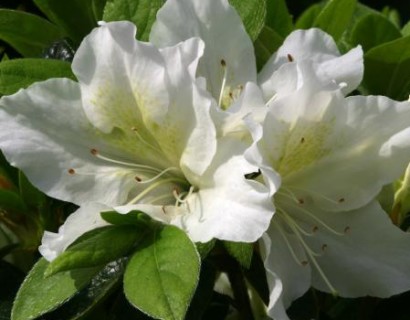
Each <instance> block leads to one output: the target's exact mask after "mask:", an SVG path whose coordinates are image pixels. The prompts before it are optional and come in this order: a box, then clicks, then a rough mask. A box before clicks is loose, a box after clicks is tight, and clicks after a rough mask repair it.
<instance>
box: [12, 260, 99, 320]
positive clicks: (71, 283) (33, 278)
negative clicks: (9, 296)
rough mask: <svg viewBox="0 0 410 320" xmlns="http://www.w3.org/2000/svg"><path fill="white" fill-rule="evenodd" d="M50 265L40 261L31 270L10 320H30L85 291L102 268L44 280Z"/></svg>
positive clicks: (59, 275)
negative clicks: (45, 272)
mask: <svg viewBox="0 0 410 320" xmlns="http://www.w3.org/2000/svg"><path fill="white" fill-rule="evenodd" d="M48 265H49V263H48V262H47V261H46V260H45V259H44V258H41V259H40V260H39V261H38V262H37V263H36V264H35V265H34V267H33V268H32V269H31V271H30V272H29V274H28V275H27V277H26V278H25V280H24V282H23V284H22V285H21V287H20V289H19V291H18V293H17V296H16V299H15V300H14V304H13V309H12V313H11V320H31V319H35V318H37V317H39V316H40V315H42V314H44V313H46V312H49V311H51V310H54V309H55V308H57V307H58V306H60V305H62V304H63V303H64V302H65V301H67V300H68V299H70V298H71V297H72V296H73V295H75V294H76V293H77V292H78V291H80V290H81V289H82V288H84V287H85V286H86V285H87V284H88V283H89V282H90V281H91V279H92V277H93V276H94V275H95V274H96V273H97V272H98V271H99V270H101V267H97V268H87V269H80V270H73V271H69V272H61V273H58V274H56V275H53V276H51V277H48V278H45V277H44V271H45V270H46V269H47V267H48Z"/></svg>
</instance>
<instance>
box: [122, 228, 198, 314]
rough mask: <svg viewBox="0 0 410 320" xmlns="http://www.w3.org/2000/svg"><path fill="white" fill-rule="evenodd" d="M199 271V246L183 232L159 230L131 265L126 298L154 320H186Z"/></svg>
mask: <svg viewBox="0 0 410 320" xmlns="http://www.w3.org/2000/svg"><path fill="white" fill-rule="evenodd" d="M199 268H200V258H199V255H198V253H197V251H196V249H195V245H194V244H193V243H192V242H191V241H190V240H189V238H188V236H187V235H186V234H185V233H184V232H183V231H182V230H180V229H178V228H176V227H174V226H164V227H157V228H155V229H154V230H153V231H152V232H151V233H149V234H148V235H147V237H146V238H145V239H144V241H142V242H141V243H140V245H139V246H138V249H137V251H136V252H135V254H134V255H133V256H132V258H131V260H130V262H129V263H128V266H127V269H126V271H125V275H124V292H125V295H126V297H127V299H128V300H129V301H130V302H131V303H132V304H133V305H134V306H135V307H136V308H138V309H140V310H141V311H143V312H144V313H146V314H148V315H150V316H152V317H154V318H158V319H167V320H168V319H172V320H176V319H181V320H182V319H184V317H185V313H186V311H187V308H188V305H189V303H190V301H191V298H192V296H193V294H194V291H195V288H196V286H197V283H198V278H199ZM147 293H148V294H147Z"/></svg>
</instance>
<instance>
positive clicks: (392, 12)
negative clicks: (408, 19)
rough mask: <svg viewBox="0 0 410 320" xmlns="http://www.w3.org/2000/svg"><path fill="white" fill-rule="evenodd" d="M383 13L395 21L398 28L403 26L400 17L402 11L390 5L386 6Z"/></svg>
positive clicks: (391, 20) (392, 21)
mask: <svg viewBox="0 0 410 320" xmlns="http://www.w3.org/2000/svg"><path fill="white" fill-rule="evenodd" d="M382 14H383V15H384V16H385V17H386V18H387V19H388V20H389V21H390V22H391V23H393V24H394V25H395V26H396V28H400V26H401V19H400V13H399V12H398V11H397V10H396V9H393V8H390V7H388V6H386V7H384V8H383V10H382Z"/></svg>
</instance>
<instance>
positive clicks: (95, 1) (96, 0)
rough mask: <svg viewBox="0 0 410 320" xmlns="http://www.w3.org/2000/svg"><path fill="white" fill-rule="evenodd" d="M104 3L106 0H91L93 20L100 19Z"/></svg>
mask: <svg viewBox="0 0 410 320" xmlns="http://www.w3.org/2000/svg"><path fill="white" fill-rule="evenodd" d="M106 3H107V0H91V7H92V9H93V14H94V20H95V21H97V22H98V21H101V20H102V18H103V13H104V7H105V5H106Z"/></svg>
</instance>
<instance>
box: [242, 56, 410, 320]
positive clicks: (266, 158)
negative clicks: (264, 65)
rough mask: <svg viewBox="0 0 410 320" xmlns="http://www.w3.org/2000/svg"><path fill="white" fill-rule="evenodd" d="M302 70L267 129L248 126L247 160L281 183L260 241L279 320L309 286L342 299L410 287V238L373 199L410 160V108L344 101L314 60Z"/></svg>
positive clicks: (269, 180)
mask: <svg viewBox="0 0 410 320" xmlns="http://www.w3.org/2000/svg"><path fill="white" fill-rule="evenodd" d="M298 68H299V70H300V74H301V76H302V77H303V79H304V80H303V85H302V86H300V88H299V89H298V90H296V91H295V92H294V93H293V94H289V95H287V96H285V97H282V98H278V99H276V100H275V101H274V102H272V104H271V105H270V107H269V110H268V112H267V115H266V118H265V120H264V122H263V124H262V125H260V124H258V123H254V122H253V121H251V119H250V120H249V121H248V125H249V128H250V130H251V131H252V135H253V137H254V144H253V145H252V147H251V148H250V149H249V150H248V151H247V157H248V159H250V161H252V162H253V163H254V164H255V165H257V166H258V167H259V168H260V172H261V174H262V178H263V179H264V181H265V183H266V184H267V185H268V186H269V185H278V183H279V181H280V183H281V186H280V188H279V190H278V191H277V192H276V193H275V195H274V196H273V202H274V204H275V207H276V213H275V215H274V217H273V219H272V222H271V225H270V227H269V229H268V231H267V233H266V235H264V237H263V248H264V252H265V255H266V257H265V266H266V269H267V271H268V279H269V285H270V288H271V296H270V304H269V308H268V311H269V315H270V316H272V317H273V318H274V319H288V317H287V315H286V311H285V310H286V308H287V307H288V306H289V305H290V303H291V302H292V301H293V300H295V299H296V298H298V297H300V296H301V295H303V294H304V293H305V292H306V291H307V290H308V288H309V287H310V286H313V287H314V288H317V289H319V290H322V291H326V292H330V293H333V294H335V295H340V296H343V297H358V296H365V295H371V296H377V297H388V296H391V295H394V294H398V293H401V292H403V291H406V290H409V288H410V278H409V276H408V270H409V268H410V254H409V248H410V235H409V234H407V233H405V232H403V231H401V230H400V229H399V228H397V227H395V226H394V225H393V224H392V222H391V221H390V220H389V218H388V215H387V214H386V213H385V212H384V211H383V210H382V209H381V207H380V205H379V203H378V202H377V201H376V200H375V199H376V196H377V194H378V193H379V192H380V190H381V188H382V187H383V186H384V185H386V184H389V183H391V182H392V181H394V180H395V179H397V178H398V177H400V175H401V174H402V172H403V171H404V169H405V168H406V166H407V164H408V162H409V159H410V103H409V102H395V101H393V100H390V99H388V98H386V97H379V96H368V97H363V96H352V97H347V98H345V97H344V93H343V92H342V90H341V88H340V87H339V86H338V85H337V84H336V83H335V82H332V81H330V82H328V83H327V84H325V82H324V77H323V75H322V74H321V73H320V71H319V72H318V70H317V65H315V63H313V62H305V63H299V65H298ZM280 72H286V68H283V69H281V71H280ZM278 76H280V75H278ZM259 179H261V178H259Z"/></svg>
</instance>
